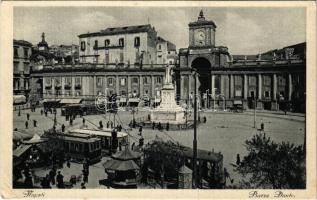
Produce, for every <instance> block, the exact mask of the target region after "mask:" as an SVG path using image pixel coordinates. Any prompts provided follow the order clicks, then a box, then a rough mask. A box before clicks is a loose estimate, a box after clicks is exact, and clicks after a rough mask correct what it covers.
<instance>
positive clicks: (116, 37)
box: [32, 25, 176, 102]
mask: <svg viewBox="0 0 317 200" xmlns="http://www.w3.org/2000/svg"><path fill="white" fill-rule="evenodd" d="M78 37H79V58H80V63H77V64H66V63H65V64H60V63H58V64H44V65H43V67H42V68H35V70H34V71H33V74H32V77H33V81H32V82H33V83H34V85H37V87H36V88H34V91H41V93H42V94H43V97H44V99H62V98H81V99H84V100H87V101H89V100H93V98H94V97H96V96H97V95H101V94H107V95H110V94H114V93H116V94H118V95H119V96H120V97H121V101H127V102H129V101H134V102H139V101H140V99H152V100H153V101H159V97H160V91H161V87H162V85H163V79H164V72H165V67H166V65H167V63H168V61H169V60H168V59H171V58H173V59H175V55H176V47H175V45H173V44H172V43H170V42H168V43H165V46H166V48H165V49H164V50H163V51H161V52H162V53H163V54H164V55H165V57H166V59H165V62H162V63H158V62H157V53H158V51H157V43H158V37H157V33H156V31H155V29H154V28H153V27H151V25H140V26H128V27H116V28H107V29H105V30H101V31H100V32H96V33H86V34H81V35H79V36H78ZM168 51H169V53H168ZM168 54H170V55H174V57H173V56H168ZM173 63H175V60H173ZM40 82H41V83H42V85H41V84H36V83H40Z"/></svg>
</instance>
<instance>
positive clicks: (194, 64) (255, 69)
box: [177, 11, 306, 112]
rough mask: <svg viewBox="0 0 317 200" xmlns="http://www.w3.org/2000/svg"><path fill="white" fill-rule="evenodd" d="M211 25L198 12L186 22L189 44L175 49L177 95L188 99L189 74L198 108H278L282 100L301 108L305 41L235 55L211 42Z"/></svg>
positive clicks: (302, 102)
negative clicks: (238, 106) (195, 73)
mask: <svg viewBox="0 0 317 200" xmlns="http://www.w3.org/2000/svg"><path fill="white" fill-rule="evenodd" d="M215 32H216V25H215V23H214V22H213V21H208V20H206V19H205V17H204V15H203V12H202V11H201V12H200V14H199V17H198V20H197V21H196V22H192V23H189V47H188V48H186V49H180V51H179V59H180V60H179V62H180V63H179V65H178V70H177V71H178V75H177V85H178V90H177V92H178V98H179V100H180V101H185V102H192V101H193V94H194V89H195V87H194V80H195V79H194V75H193V71H196V72H197V85H196V86H197V91H198V99H199V103H200V105H201V106H202V107H209V108H210V107H211V108H212V107H215V108H217V107H218V108H219V107H220V108H221V109H222V108H223V109H226V108H229V107H232V106H234V104H235V103H241V104H242V105H243V107H244V108H252V107H254V105H255V104H254V99H255V100H256V106H257V108H258V109H268V110H278V109H280V107H279V106H280V104H281V102H283V103H291V104H292V105H293V106H295V105H296V106H295V107H294V108H293V110H296V111H301V112H304V111H305V88H306V87H305V83H306V61H305V60H306V57H305V54H306V53H305V52H306V50H305V45H306V43H302V44H297V45H293V46H290V47H285V48H283V49H281V50H273V51H270V52H266V53H264V54H263V56H262V55H253V56H252V55H249V56H241V55H239V56H234V55H230V53H229V52H228V48H227V47H224V46H216V44H215V42H216V37H215Z"/></svg>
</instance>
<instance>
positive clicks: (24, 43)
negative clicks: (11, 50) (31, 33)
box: [13, 40, 32, 47]
mask: <svg viewBox="0 0 317 200" xmlns="http://www.w3.org/2000/svg"><path fill="white" fill-rule="evenodd" d="M13 45H21V46H26V47H32V43H30V42H28V41H25V40H13Z"/></svg>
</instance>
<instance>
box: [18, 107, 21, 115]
mask: <svg viewBox="0 0 317 200" xmlns="http://www.w3.org/2000/svg"><path fill="white" fill-rule="evenodd" d="M18 116H21V108H20V106H19V112H18Z"/></svg>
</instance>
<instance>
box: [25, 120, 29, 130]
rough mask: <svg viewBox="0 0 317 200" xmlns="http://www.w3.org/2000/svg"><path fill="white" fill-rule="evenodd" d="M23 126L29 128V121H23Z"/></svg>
mask: <svg viewBox="0 0 317 200" xmlns="http://www.w3.org/2000/svg"><path fill="white" fill-rule="evenodd" d="M25 128H26V129H28V128H29V122H28V121H25Z"/></svg>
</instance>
